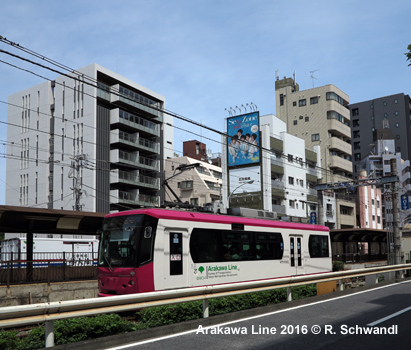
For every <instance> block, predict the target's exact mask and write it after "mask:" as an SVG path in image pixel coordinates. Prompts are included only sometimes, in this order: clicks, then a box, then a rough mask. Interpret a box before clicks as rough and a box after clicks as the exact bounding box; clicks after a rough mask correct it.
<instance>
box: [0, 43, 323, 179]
mask: <svg viewBox="0 0 411 350" xmlns="http://www.w3.org/2000/svg"><path fill="white" fill-rule="evenodd" d="M19 48H20V49H21V47H20V46H19ZM29 51H30V50H29ZM0 52H2V53H6V52H5V51H4V50H0ZM7 54H8V53H7ZM30 54H32V52H31V53H30ZM11 55H12V56H14V57H16V58H19V59H23V60H25V61H27V62H29V63H32V64H36V65H38V66H40V67H42V68H44V69H49V70H51V71H53V72H56V73H59V74H61V75H64V76H67V77H69V78H70V79H74V80H79V81H81V82H83V83H86V82H84V81H83V80H81V79H79V78H78V77H73V76H70V75H68V74H65V73H62V72H60V71H58V70H54V69H52V68H50V67H47V66H44V65H41V64H38V63H36V62H32V61H31V60H27V59H24V58H20V57H19V56H17V55H13V54H11ZM39 58H41V59H45V57H44V56H40V57H39ZM46 60H47V59H46ZM2 62H3V61H2ZM50 63H51V61H50ZM56 63H57V62H55V61H54V63H53V64H56ZM7 64H8V63H7ZM57 64H58V63H57ZM62 67H63V68H64V69H68V70H70V69H69V68H68V67H67V66H63V65H62ZM19 69H21V68H19ZM25 71H27V72H29V73H32V74H36V73H34V72H30V71H28V70H25ZM70 72H71V73H72V74H78V75H82V76H83V78H84V74H82V73H81V72H76V71H74V70H70ZM36 75H37V74H36ZM38 76H40V75H38ZM42 78H44V79H47V78H45V77H42ZM48 80H50V79H48ZM87 84H89V85H92V86H93V87H96V88H98V86H97V85H93V84H97V81H96V80H94V83H93V84H90V83H87ZM66 87H68V86H66ZM70 88H71V87H70ZM110 92H113V93H115V91H113V89H112V88H111V89H110ZM118 93H119V92H118ZM93 97H94V98H96V97H95V96H93ZM141 103H142V104H143V105H144V103H143V101H141ZM148 106H149V107H151V108H153V109H157V110H158V111H161V112H164V113H167V114H169V115H171V116H173V117H176V118H178V119H181V120H183V121H186V122H188V123H191V124H194V125H197V126H200V127H202V128H205V129H208V130H210V131H213V132H215V133H217V134H219V135H220V136H224V137H226V138H229V137H230V136H229V135H228V134H226V133H223V132H221V131H218V130H216V129H213V128H211V127H208V126H205V125H203V124H201V123H198V122H196V121H193V120H190V119H188V118H186V117H183V116H180V115H178V114H177V113H173V112H170V111H167V110H166V109H164V108H157V107H154V106H151V105H148ZM132 113H133V114H135V113H134V112H132ZM65 121H70V122H72V120H67V119H66V120H65ZM77 124H79V123H77ZM85 126H86V125H85ZM171 126H173V125H171ZM17 127H20V126H17ZM90 127H91V126H90ZM174 127H175V126H174ZM176 128H178V127H176ZM181 130H184V129H181ZM184 131H187V132H191V133H192V134H195V133H193V132H192V131H189V130H184ZM54 135H55V136H58V135H56V134H54ZM66 137H67V136H66ZM201 137H204V136H203V135H201ZM73 139H74V138H73ZM210 140H211V141H213V142H217V143H221V144H224V142H221V141H216V140H212V139H210ZM83 142H84V140H83ZM85 142H87V141H85ZM259 148H260V150H264V151H266V152H271V150H268V149H264V148H263V147H261V146H260V145H259ZM281 158H284V159H286V158H287V155H284V154H282V155H281ZM317 168H320V167H317ZM320 170H321V171H329V170H328V169H323V168H320Z"/></svg>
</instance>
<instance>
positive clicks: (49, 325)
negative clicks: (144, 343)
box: [0, 264, 411, 348]
mask: <svg viewBox="0 0 411 350" xmlns="http://www.w3.org/2000/svg"><path fill="white" fill-rule="evenodd" d="M408 269H411V264H401V265H391V266H383V267H372V268H366V269H358V270H350V271H339V272H329V273H321V274H316V275H308V276H295V277H286V278H276V279H270V280H262V281H253V282H241V283H229V284H223V285H215V286H206V287H194V288H183V289H173V290H166V291H159V292H150V293H141V294H129V295H118V296H112V297H106V298H91V299H83V300H70V301H59V302H50V303H39V304H30V305H19V306H8V307H3V308H0V329H2V328H10V327H19V326H25V325H31V324H38V323H43V322H45V324H46V348H47V347H52V346H54V321H56V320H61V319H68V318H75V317H82V316H94V315H96V314H104V313H112V312H122V311H130V310H136V309H141V308H148V307H154V306H162V305H168V304H175V303H182V302H190V301H196V300H203V317H208V300H209V299H212V298H218V297H224V296H230V295H238V294H245V293H251V292H260V291H264V290H271V289H277V288H287V300H288V301H291V300H292V297H291V287H295V286H300V285H305V284H311V283H320V282H328V281H335V280H339V281H340V290H342V288H341V287H343V283H342V280H343V279H345V278H352V277H360V276H366V275H376V283H378V276H379V275H380V274H381V273H384V272H392V271H402V270H408Z"/></svg>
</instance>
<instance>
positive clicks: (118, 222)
mask: <svg viewBox="0 0 411 350" xmlns="http://www.w3.org/2000/svg"><path fill="white" fill-rule="evenodd" d="M331 270H332V262H331V243H330V235H329V229H328V227H325V226H318V225H309V224H299V223H290V222H282V221H274V220H264V219H252V218H245V217H235V216H225V215H214V214H205V213H201V212H189V211H176V210H167V209H138V210H130V211H123V212H119V213H115V214H109V215H107V216H106V217H105V219H104V223H103V231H102V234H101V239H100V249H99V259H98V286H99V296H110V295H120V294H131V293H144V292H151V291H157V290H167V289H176V288H184V287H196V286H204V285H213V284H223V283H233V282H244V281H253V280H261V279H269V278H277V277H284V276H295V275H303V274H315V273H322V272H329V271H331Z"/></svg>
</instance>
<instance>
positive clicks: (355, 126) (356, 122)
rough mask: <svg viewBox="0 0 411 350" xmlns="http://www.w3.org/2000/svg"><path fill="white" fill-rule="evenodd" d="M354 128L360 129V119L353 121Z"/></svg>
mask: <svg viewBox="0 0 411 350" xmlns="http://www.w3.org/2000/svg"><path fill="white" fill-rule="evenodd" d="M352 126H353V127H354V128H358V127H359V126H360V120H359V119H354V120H353V121H352Z"/></svg>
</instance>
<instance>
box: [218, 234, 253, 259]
mask: <svg viewBox="0 0 411 350" xmlns="http://www.w3.org/2000/svg"><path fill="white" fill-rule="evenodd" d="M252 241H253V239H252V234H251V233H246V232H244V231H237V232H236V231H232V232H227V233H223V253H224V260H225V261H232V260H254V256H255V252H254V245H253V242H252Z"/></svg>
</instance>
